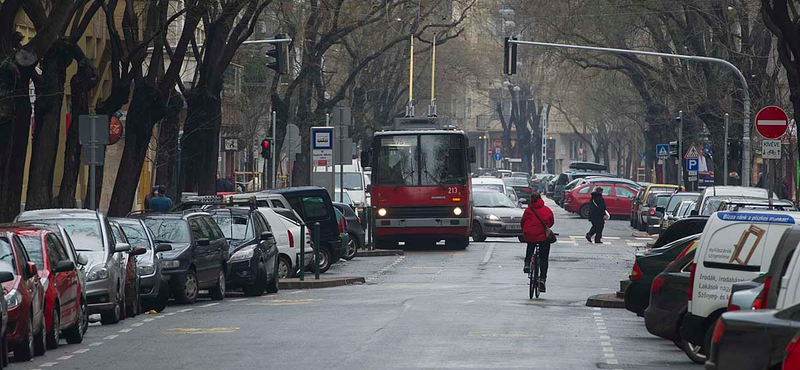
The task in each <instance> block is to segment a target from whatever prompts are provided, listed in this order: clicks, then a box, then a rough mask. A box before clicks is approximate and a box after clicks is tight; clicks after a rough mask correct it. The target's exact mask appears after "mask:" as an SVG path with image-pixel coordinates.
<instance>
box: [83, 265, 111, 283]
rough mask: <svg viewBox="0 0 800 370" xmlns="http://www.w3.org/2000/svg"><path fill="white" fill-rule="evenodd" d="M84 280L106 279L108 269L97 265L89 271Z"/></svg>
mask: <svg viewBox="0 0 800 370" xmlns="http://www.w3.org/2000/svg"><path fill="white" fill-rule="evenodd" d="M86 278H87V279H88V280H89V281H95V280H103V279H108V269H107V268H106V266H105V265H97V266H95V267H93V268H92V269H91V270H89V276H87V277H86Z"/></svg>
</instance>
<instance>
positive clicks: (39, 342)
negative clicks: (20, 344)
mask: <svg viewBox="0 0 800 370" xmlns="http://www.w3.org/2000/svg"><path fill="white" fill-rule="evenodd" d="M42 316H44V313H42ZM45 352H47V326H46V325H45V322H44V317H42V327H41V328H39V333H38V334H35V335H34V336H33V354H34V355H35V356H41V355H44V353H45Z"/></svg>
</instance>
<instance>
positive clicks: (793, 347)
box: [784, 333, 800, 369]
mask: <svg viewBox="0 0 800 370" xmlns="http://www.w3.org/2000/svg"><path fill="white" fill-rule="evenodd" d="M798 344H800V333H797V335H795V336H794V338H793V339H792V341H791V342H789V345H787V346H786V354H789V353H792V352H794V351H795V350H796V349H797V346H798ZM784 369H788V367H785V368H784Z"/></svg>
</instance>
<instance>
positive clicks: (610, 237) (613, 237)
mask: <svg viewBox="0 0 800 370" xmlns="http://www.w3.org/2000/svg"><path fill="white" fill-rule="evenodd" d="M603 239H611V240H619V239H620V238H619V237H618V236H604V237H603Z"/></svg>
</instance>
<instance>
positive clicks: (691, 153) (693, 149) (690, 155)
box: [683, 143, 700, 159]
mask: <svg viewBox="0 0 800 370" xmlns="http://www.w3.org/2000/svg"><path fill="white" fill-rule="evenodd" d="M683 158H684V159H698V158H700V152H699V151H697V146H696V145H694V143H692V145H690V146H689V150H687V151H686V154H684V155H683Z"/></svg>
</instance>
